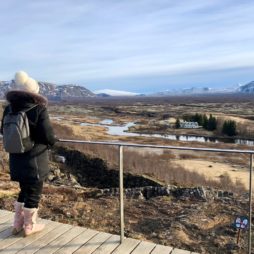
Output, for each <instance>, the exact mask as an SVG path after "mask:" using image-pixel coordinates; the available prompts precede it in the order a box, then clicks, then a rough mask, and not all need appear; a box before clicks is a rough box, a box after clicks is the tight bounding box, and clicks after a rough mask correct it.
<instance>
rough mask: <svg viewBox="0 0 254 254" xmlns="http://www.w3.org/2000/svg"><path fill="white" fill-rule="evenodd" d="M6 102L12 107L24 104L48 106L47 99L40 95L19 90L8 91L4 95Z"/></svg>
mask: <svg viewBox="0 0 254 254" xmlns="http://www.w3.org/2000/svg"><path fill="white" fill-rule="evenodd" d="M5 97H6V100H7V101H8V102H9V103H10V104H11V105H12V106H14V107H22V106H24V105H26V104H38V105H41V106H43V107H47V106H48V100H47V98H45V97H43V96H42V95H40V94H36V93H30V92H25V91H20V90H12V91H9V92H8V93H7V94H6V95H5Z"/></svg>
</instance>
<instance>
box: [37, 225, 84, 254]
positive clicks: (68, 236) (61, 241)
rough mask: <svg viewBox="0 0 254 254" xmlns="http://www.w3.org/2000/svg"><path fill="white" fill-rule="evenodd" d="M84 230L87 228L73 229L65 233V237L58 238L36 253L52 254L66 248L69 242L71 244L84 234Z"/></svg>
mask: <svg viewBox="0 0 254 254" xmlns="http://www.w3.org/2000/svg"><path fill="white" fill-rule="evenodd" d="M84 230H86V228H82V227H73V228H71V229H70V230H69V231H67V232H65V233H64V235H62V236H61V237H58V238H56V239H55V240H54V241H52V242H50V243H49V244H48V245H46V246H44V247H43V248H41V249H40V250H39V251H37V252H36V254H44V253H47V254H51V253H54V252H56V251H57V250H58V249H60V248H65V247H64V246H65V245H66V244H67V245H68V242H70V241H71V240H72V239H73V238H75V237H77V236H78V235H80V234H81V233H82V232H84Z"/></svg>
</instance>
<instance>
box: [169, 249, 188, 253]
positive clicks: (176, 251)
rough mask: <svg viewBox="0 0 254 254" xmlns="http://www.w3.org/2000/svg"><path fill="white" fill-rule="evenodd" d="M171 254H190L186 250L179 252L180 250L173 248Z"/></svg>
mask: <svg viewBox="0 0 254 254" xmlns="http://www.w3.org/2000/svg"><path fill="white" fill-rule="evenodd" d="M171 254H191V252H190V251H187V250H181V249H177V248H175V249H173V251H172V252H171Z"/></svg>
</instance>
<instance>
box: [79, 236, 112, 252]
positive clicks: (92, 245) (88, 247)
mask: <svg viewBox="0 0 254 254" xmlns="http://www.w3.org/2000/svg"><path fill="white" fill-rule="evenodd" d="M110 236H111V235H110V234H108V233H104V232H100V233H99V234H97V235H95V236H94V237H93V238H91V239H90V240H89V241H88V242H86V243H85V244H84V245H83V246H81V247H80V248H79V249H78V250H77V251H75V252H74V253H75V254H84V253H86V254H90V253H92V252H94V251H95V250H96V249H97V248H98V247H100V246H101V245H102V244H103V243H104V242H105V241H106V240H107V239H109V237H110Z"/></svg>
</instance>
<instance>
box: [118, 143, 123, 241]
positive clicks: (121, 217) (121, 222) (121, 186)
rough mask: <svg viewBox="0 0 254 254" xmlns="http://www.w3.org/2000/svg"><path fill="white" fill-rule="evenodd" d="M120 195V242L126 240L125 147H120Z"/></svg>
mask: <svg viewBox="0 0 254 254" xmlns="http://www.w3.org/2000/svg"><path fill="white" fill-rule="evenodd" d="M119 193H120V197H119V198H120V230H121V235H120V242H121V243H123V240H124V201H123V146H121V145H120V146H119Z"/></svg>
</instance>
